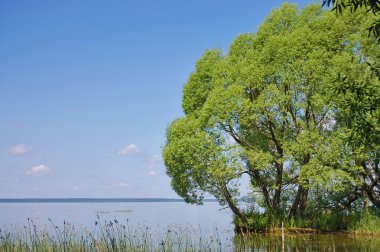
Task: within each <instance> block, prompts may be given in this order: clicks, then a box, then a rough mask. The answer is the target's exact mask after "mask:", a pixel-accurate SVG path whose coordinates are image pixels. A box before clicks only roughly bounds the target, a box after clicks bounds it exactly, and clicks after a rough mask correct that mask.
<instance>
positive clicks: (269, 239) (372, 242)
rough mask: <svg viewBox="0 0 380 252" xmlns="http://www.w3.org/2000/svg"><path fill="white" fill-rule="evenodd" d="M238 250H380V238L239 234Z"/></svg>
mask: <svg viewBox="0 0 380 252" xmlns="http://www.w3.org/2000/svg"><path fill="white" fill-rule="evenodd" d="M234 245H235V250H236V251H258V252H259V251H260V252H261V251H299V252H311V251H326V252H327V251H336V252H339V251H380V238H379V237H371V236H354V235H348V234H297V235H285V238H284V243H283V242H282V237H281V235H275V234H254V235H239V236H236V237H235V239H234Z"/></svg>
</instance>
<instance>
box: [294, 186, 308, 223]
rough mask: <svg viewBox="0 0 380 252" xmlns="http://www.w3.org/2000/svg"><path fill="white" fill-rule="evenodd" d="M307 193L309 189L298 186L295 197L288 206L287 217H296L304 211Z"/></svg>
mask: <svg viewBox="0 0 380 252" xmlns="http://www.w3.org/2000/svg"><path fill="white" fill-rule="evenodd" d="M308 194H309V190H307V189H304V188H303V187H302V186H299V187H298V191H297V195H296V198H295V199H294V202H293V205H292V207H291V208H290V212H289V217H296V216H299V215H302V214H303V213H304V211H305V209H306V205H307V196H308Z"/></svg>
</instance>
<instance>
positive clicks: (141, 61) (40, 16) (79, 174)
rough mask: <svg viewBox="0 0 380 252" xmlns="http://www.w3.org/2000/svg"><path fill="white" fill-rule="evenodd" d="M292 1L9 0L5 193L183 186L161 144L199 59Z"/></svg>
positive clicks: (4, 68) (0, 189)
mask: <svg viewBox="0 0 380 252" xmlns="http://www.w3.org/2000/svg"><path fill="white" fill-rule="evenodd" d="M282 2H284V1H279V0H278V1H277V0H260V1H259V0H245V1H243V0H237V1H223V0H218V1H217V0H207V1H205V0H192V1H181V0H162V1H153V0H151V1H147V0H143V1H132V0H123V1H122V0H115V1H100V0H80V1H77V0H72V1H69V0H68V1H50V0H46V1H40V0H34V1H1V2H0V34H1V35H0V55H1V57H0V118H1V123H0V198H11V197H17V198H26V197H177V195H176V194H175V192H173V191H172V189H171V187H170V180H169V178H168V177H167V175H166V174H165V167H164V165H163V163H162V159H161V148H162V145H163V144H164V143H165V129H166V127H167V126H168V124H169V123H170V122H171V121H172V120H173V119H175V118H177V117H180V116H181V115H182V109H181V98H182V88H183V85H184V84H185V83H186V80H187V78H188V76H189V74H190V73H191V72H192V71H193V69H194V64H195V62H196V60H197V59H198V58H199V57H200V56H201V55H202V54H203V52H204V51H205V50H207V49H212V48H220V49H222V50H224V51H227V50H228V47H229V45H230V43H231V42H232V41H233V40H234V38H236V36H237V35H239V34H241V33H246V32H255V31H256V29H257V27H258V26H259V24H260V23H262V22H263V20H264V18H265V16H266V15H267V14H268V13H269V12H270V10H271V9H272V8H275V7H278V6H280V5H281V3H282ZM290 2H296V3H298V4H299V6H300V7H302V6H303V5H304V4H305V3H308V2H309V1H306V0H304V1H290Z"/></svg>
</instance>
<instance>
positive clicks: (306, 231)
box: [234, 227, 380, 237]
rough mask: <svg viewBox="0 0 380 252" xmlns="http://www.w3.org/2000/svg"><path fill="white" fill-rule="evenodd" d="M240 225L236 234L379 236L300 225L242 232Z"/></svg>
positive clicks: (370, 233)
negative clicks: (302, 226)
mask: <svg viewBox="0 0 380 252" xmlns="http://www.w3.org/2000/svg"><path fill="white" fill-rule="evenodd" d="M242 229H246V228H241V227H235V229H234V232H235V234H237V235H252V234H264V235H265V234H270V235H276V236H281V235H282V232H284V235H288V236H289V235H319V234H322V235H323V234H326V235H328V234H330V235H348V236H374V237H380V232H372V231H349V230H322V229H318V228H301V227H289V228H284V229H283V230H282V228H269V229H265V230H256V231H246V232H242Z"/></svg>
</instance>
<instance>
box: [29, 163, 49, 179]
mask: <svg viewBox="0 0 380 252" xmlns="http://www.w3.org/2000/svg"><path fill="white" fill-rule="evenodd" d="M47 174H50V169H49V167H47V166H46V165H44V164H40V165H36V166H33V167H32V168H30V170H29V171H27V172H26V175H28V176H43V175H47Z"/></svg>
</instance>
